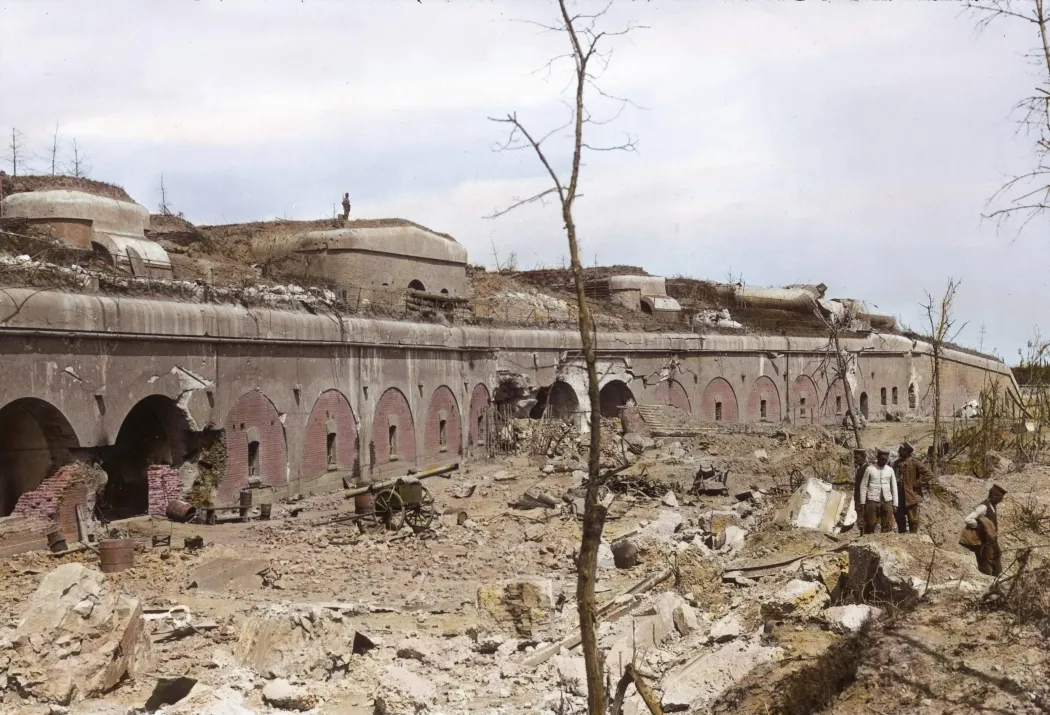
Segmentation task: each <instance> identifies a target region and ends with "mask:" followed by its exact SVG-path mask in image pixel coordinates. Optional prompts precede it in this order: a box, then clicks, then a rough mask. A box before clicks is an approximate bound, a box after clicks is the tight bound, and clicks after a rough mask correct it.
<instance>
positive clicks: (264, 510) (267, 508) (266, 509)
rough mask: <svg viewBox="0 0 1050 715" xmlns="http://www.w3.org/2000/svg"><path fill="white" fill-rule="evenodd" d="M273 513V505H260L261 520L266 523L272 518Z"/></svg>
mask: <svg viewBox="0 0 1050 715" xmlns="http://www.w3.org/2000/svg"><path fill="white" fill-rule="evenodd" d="M272 511H273V504H260V505H259V518H261V519H263V520H264V521H265V520H267V519H269V518H270V513H271V512H272Z"/></svg>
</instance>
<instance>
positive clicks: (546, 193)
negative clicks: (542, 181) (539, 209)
mask: <svg viewBox="0 0 1050 715" xmlns="http://www.w3.org/2000/svg"><path fill="white" fill-rule="evenodd" d="M556 193H558V190H557V189H555V188H550V189H546V190H544V191H541V192H540V193H538V194H535V195H534V196H530V197H529V198H527V199H521V200H519V201H515V202H514V203H512V204H511V205H510V206H508V207H507V208H505V209H500V210H499V211H496V212H494V213H491V214H489V215H488V216H482V218H499V217H500V216H503V215H504V214H509V213H510V212H511V211H513V210H514V209H516V208H520V207H522V206H525V205H527V204H531V203H535V202H536V201H539V202H541V203H542V202H543V199H544V198H545V197H547V196H550V195H551V194H556Z"/></svg>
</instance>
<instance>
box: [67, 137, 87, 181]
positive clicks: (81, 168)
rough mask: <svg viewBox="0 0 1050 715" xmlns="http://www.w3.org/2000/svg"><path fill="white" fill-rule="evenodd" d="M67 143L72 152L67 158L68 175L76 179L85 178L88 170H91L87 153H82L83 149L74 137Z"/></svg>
mask: <svg viewBox="0 0 1050 715" xmlns="http://www.w3.org/2000/svg"><path fill="white" fill-rule="evenodd" d="M69 145H70V153H71V154H72V156H71V157H70V160H69V173H70V175H71V176H75V177H77V178H78V179H83V178H87V175H88V172H89V171H91V165H90V164H88V157H87V154H85V153H84V149H83V148H82V147H81V146H80V144H78V143H77V140H76V138H75V137H74V138H73V141H71V142H70V143H69Z"/></svg>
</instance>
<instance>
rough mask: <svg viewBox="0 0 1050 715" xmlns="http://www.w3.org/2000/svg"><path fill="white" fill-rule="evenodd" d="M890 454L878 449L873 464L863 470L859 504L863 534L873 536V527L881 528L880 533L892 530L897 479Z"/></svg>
mask: <svg viewBox="0 0 1050 715" xmlns="http://www.w3.org/2000/svg"><path fill="white" fill-rule="evenodd" d="M889 461H890V453H889V452H888V451H886V450H885V449H880V450H879V452H878V455H877V456H876V459H875V464H869V465H868V466H867V468H866V469H865V470H864V477H863V478H862V479H861V482H860V498H861V504H862V505H863V506H864V533H865V534H874V533H875V526H876V525H879V526H881V528H882V533H884V534H885V533H888V532H890V531H892V530H893V526H892V524H893V512H894V511H895V510H896V509H897V503H898V502H897V477H896V475H895V474H894V473H893V467H891V466H889V464H887V462H889Z"/></svg>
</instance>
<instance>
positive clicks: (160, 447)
mask: <svg viewBox="0 0 1050 715" xmlns="http://www.w3.org/2000/svg"><path fill="white" fill-rule="evenodd" d="M191 434H192V430H191V429H190V424H189V421H188V420H187V419H186V415H185V414H184V413H183V412H182V410H180V409H179V408H178V406H177V405H176V404H175V402H174V401H173V400H172V399H171V398H169V397H167V396H165V395H150V396H149V397H147V398H145V399H143V400H140V401H139V402H138V403H137V404H136V405H135V406H134V407H132V408H131V411H130V412H128V414H127V416H126V417H125V418H124V422H123V423H121V425H120V431H119V432H117V439H116V441H115V442H114V443H113V446H112V447H110V448H109V449H108V450H106V452H105V454H104V456H103V458H102V468H103V469H104V470H105V471H106V474H107V475H108V477H109V479H108V481H107V483H106V489H105V491H104V492H103V494H102V498H101V499H100V501H99V503H98V507H99V509H101V510H102V513H103V514H104V515H105V516H106V517H107V518H109V519H125V518H127V517H130V516H137V515H140V514H145V513H147V511H148V509H149V490H150V485H149V479H148V474H147V473H148V471H149V468H150V467H151V466H154V465H167V466H169V467H178V466H179V465H181V464H182V463H183V461H185V459H186V455H187V453H188V452H189V449H190V436H191Z"/></svg>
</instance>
